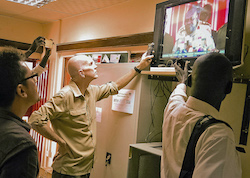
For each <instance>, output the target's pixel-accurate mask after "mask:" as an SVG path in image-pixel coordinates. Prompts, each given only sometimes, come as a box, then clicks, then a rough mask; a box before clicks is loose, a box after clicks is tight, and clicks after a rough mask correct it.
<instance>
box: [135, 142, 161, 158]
mask: <svg viewBox="0 0 250 178" xmlns="http://www.w3.org/2000/svg"><path fill="white" fill-rule="evenodd" d="M130 147H133V148H136V149H139V150H142V151H146V152H148V153H151V154H154V155H157V156H162V143H161V142H152V143H136V144H130Z"/></svg>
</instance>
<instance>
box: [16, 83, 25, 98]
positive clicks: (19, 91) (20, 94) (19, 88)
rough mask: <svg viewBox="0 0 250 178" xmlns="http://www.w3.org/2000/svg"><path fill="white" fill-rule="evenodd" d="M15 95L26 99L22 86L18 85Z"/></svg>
mask: <svg viewBox="0 0 250 178" xmlns="http://www.w3.org/2000/svg"><path fill="white" fill-rule="evenodd" d="M16 94H17V95H18V96H19V97H22V98H26V97H27V92H26V89H25V88H24V86H23V84H18V85H17V88H16Z"/></svg>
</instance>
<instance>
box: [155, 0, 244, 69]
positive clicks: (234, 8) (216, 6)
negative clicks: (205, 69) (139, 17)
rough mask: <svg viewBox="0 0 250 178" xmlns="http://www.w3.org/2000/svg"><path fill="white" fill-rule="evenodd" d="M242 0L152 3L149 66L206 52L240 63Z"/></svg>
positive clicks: (161, 64)
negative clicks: (151, 48)
mask: <svg viewBox="0 0 250 178" xmlns="http://www.w3.org/2000/svg"><path fill="white" fill-rule="evenodd" d="M245 8H246V0H169V1H165V2H162V3H159V4H157V5H156V15H155V26H154V51H155V57H154V59H153V62H152V64H151V67H160V66H171V65H172V63H173V62H174V61H175V60H177V59H183V61H185V60H189V61H190V63H191V66H192V64H193V62H194V61H195V59H197V57H198V56H201V55H204V54H206V53H209V52H213V51H215V52H219V53H222V54H225V55H226V56H227V57H228V58H229V60H230V61H231V62H232V65H233V66H238V65H240V64H242V51H243V50H242V49H243V47H242V46H243V37H244V35H243V34H244V22H245Z"/></svg>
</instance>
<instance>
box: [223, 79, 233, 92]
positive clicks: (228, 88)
mask: <svg viewBox="0 0 250 178" xmlns="http://www.w3.org/2000/svg"><path fill="white" fill-rule="evenodd" d="M232 87H233V82H232V81H229V82H228V83H227V85H226V88H225V94H229V93H231V91H232Z"/></svg>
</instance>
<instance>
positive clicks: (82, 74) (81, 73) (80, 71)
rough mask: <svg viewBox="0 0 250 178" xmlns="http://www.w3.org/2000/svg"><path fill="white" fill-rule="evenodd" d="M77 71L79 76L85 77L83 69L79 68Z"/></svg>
mask: <svg viewBox="0 0 250 178" xmlns="http://www.w3.org/2000/svg"><path fill="white" fill-rule="evenodd" d="M78 72H79V74H80V76H81V77H83V78H85V75H84V72H83V70H79V71H78Z"/></svg>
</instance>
